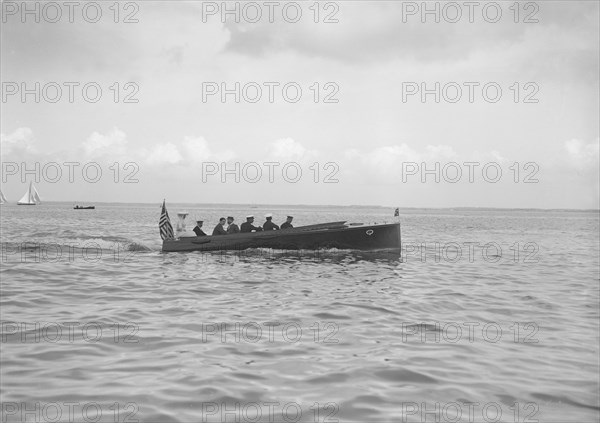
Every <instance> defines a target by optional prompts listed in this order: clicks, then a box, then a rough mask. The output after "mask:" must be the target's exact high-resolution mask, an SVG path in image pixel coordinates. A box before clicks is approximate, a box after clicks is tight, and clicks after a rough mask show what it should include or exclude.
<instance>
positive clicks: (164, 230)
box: [158, 200, 175, 241]
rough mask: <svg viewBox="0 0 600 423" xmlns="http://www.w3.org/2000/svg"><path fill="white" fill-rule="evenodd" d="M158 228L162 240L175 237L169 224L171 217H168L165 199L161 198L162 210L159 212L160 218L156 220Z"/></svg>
mask: <svg viewBox="0 0 600 423" xmlns="http://www.w3.org/2000/svg"><path fill="white" fill-rule="evenodd" d="M158 229H159V230H160V237H161V238H162V240H163V241H164V240H165V239H169V238H175V234H174V233H173V226H172V225H171V219H169V213H168V212H167V207H166V206H165V200H163V204H162V211H161V213H160V220H159V221H158Z"/></svg>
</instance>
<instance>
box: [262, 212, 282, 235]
mask: <svg viewBox="0 0 600 423" xmlns="http://www.w3.org/2000/svg"><path fill="white" fill-rule="evenodd" d="M265 219H267V221H266V222H265V223H263V229H264V230H265V231H278V230H279V226H278V225H276V224H275V223H273V222H272V221H271V220H272V219H273V215H272V214H271V213H269V214H266V215H265Z"/></svg>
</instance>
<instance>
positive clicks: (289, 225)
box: [281, 216, 294, 229]
mask: <svg viewBox="0 0 600 423" xmlns="http://www.w3.org/2000/svg"><path fill="white" fill-rule="evenodd" d="M293 219H294V216H288V217H287V220H286V221H285V222H283V223H282V224H281V229H293V226H292V220H293Z"/></svg>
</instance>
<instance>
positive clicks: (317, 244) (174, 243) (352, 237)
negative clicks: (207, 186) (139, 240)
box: [162, 223, 400, 252]
mask: <svg viewBox="0 0 600 423" xmlns="http://www.w3.org/2000/svg"><path fill="white" fill-rule="evenodd" d="M247 248H273V249H280V250H316V249H322V248H337V249H344V250H346V249H348V250H379V249H397V250H398V251H400V224H399V223H392V224H382V225H361V226H355V227H347V226H346V227H343V228H335V229H320V230H319V229H317V230H300V229H289V230H283V231H269V232H252V233H243V234H242V233H239V234H233V235H220V236H200V237H182V238H179V239H178V240H165V241H163V248H162V249H163V251H165V252H174V251H226V250H245V249H247Z"/></svg>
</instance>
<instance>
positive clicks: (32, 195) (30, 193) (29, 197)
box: [17, 182, 41, 205]
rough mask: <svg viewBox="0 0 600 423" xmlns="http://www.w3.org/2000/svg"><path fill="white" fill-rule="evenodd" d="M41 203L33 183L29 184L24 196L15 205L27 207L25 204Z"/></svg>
mask: <svg viewBox="0 0 600 423" xmlns="http://www.w3.org/2000/svg"><path fill="white" fill-rule="evenodd" d="M37 203H41V200H40V195H39V194H38V192H37V190H36V189H35V187H34V186H33V182H30V183H29V189H28V190H27V192H26V193H25V195H24V196H23V197H22V198H21V199H20V200H19V202H18V203H17V204H22V205H27V204H37Z"/></svg>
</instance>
